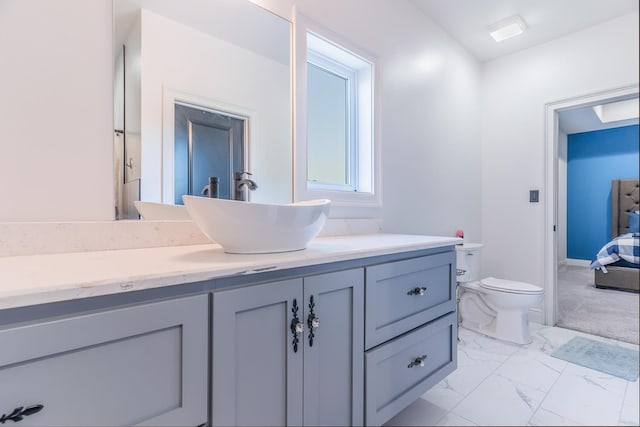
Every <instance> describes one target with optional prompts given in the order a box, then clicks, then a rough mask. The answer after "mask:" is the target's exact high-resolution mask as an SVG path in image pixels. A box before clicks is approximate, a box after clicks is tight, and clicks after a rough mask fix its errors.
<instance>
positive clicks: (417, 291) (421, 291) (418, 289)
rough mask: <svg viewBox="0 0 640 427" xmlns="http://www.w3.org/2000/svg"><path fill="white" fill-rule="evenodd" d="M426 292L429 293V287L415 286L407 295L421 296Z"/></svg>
mask: <svg viewBox="0 0 640 427" xmlns="http://www.w3.org/2000/svg"><path fill="white" fill-rule="evenodd" d="M426 293H427V288H425V287H424V286H422V287H415V288H413V289H411V290H410V291H409V292H407V295H409V296H418V297H421V296H423V295H424V294H426Z"/></svg>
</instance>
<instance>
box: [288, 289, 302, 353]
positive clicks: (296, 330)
mask: <svg viewBox="0 0 640 427" xmlns="http://www.w3.org/2000/svg"><path fill="white" fill-rule="evenodd" d="M291 314H293V318H292V319H291V324H290V328H291V333H292V334H293V341H292V342H291V344H293V352H294V353H297V352H298V342H299V341H300V340H299V338H298V334H301V333H303V332H304V323H301V322H300V319H298V301H297V300H296V299H295V298H294V300H293V304H292V307H291Z"/></svg>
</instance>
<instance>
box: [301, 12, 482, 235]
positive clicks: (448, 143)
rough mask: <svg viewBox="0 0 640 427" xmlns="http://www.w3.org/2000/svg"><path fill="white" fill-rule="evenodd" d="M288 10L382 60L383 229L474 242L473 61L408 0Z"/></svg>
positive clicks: (477, 214)
mask: <svg viewBox="0 0 640 427" xmlns="http://www.w3.org/2000/svg"><path fill="white" fill-rule="evenodd" d="M296 5H297V8H298V11H300V12H301V13H303V14H304V15H306V16H308V17H310V18H312V19H313V20H315V21H317V22H318V23H320V24H321V25H323V26H325V27H328V28H329V29H330V30H332V31H335V32H337V33H339V34H340V35H342V36H343V37H344V38H346V39H348V40H350V41H351V42H353V43H354V44H357V45H358V46H360V47H361V48H362V49H365V50H367V51H369V52H371V54H373V55H375V56H377V57H378V58H379V61H381V63H382V67H381V68H382V80H381V81H382V99H381V100H378V101H379V102H380V101H381V102H382V114H381V115H382V118H381V122H382V181H383V189H382V190H383V192H382V197H383V219H384V230H385V231H387V232H400V233H424V234H441V235H453V234H454V233H455V230H456V229H457V228H463V229H464V230H465V232H466V235H467V240H469V241H471V240H475V241H479V240H480V239H481V235H480V189H481V187H480V162H479V161H478V158H479V157H480V144H479V142H480V137H479V101H478V99H479V65H478V63H477V61H476V60H475V59H474V58H473V57H471V56H470V55H469V54H468V53H467V52H466V51H464V50H463V49H462V48H461V47H460V46H459V45H458V44H457V43H456V42H454V41H453V40H452V39H451V38H450V37H449V36H448V35H447V34H446V33H445V32H444V31H443V30H442V29H441V28H440V27H439V26H437V25H436V24H435V23H434V22H433V21H432V20H431V19H430V18H428V17H426V16H425V15H424V14H423V13H422V12H421V11H420V10H419V9H417V8H416V7H415V6H414V5H413V4H411V3H409V2H405V1H393V2H391V1H386V0H354V1H349V2H344V1H339V0H327V1H322V2H317V1H313V0H299V1H297V2H296Z"/></svg>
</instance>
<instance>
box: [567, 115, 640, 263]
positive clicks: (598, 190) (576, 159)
mask: <svg viewBox="0 0 640 427" xmlns="http://www.w3.org/2000/svg"><path fill="white" fill-rule="evenodd" d="M567 144H568V151H567V258H571V259H585V260H592V259H593V258H594V256H595V255H596V254H597V253H598V251H599V250H600V249H601V248H602V246H603V245H604V244H606V243H607V242H608V241H609V240H611V181H612V180H614V179H624V178H637V177H638V168H639V166H638V164H639V162H640V157H639V156H638V146H639V142H638V125H633V126H624V127H621V128H614V129H605V130H599V131H594V132H584V133H576V134H572V135H568V137H567Z"/></svg>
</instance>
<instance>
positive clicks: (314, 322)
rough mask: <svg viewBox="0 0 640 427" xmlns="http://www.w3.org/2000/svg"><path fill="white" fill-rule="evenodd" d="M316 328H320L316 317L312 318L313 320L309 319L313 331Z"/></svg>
mask: <svg viewBox="0 0 640 427" xmlns="http://www.w3.org/2000/svg"><path fill="white" fill-rule="evenodd" d="M318 326H320V319H318V318H317V317H314V318H313V319H311V327H312V328H313V329H315V328H317V327H318Z"/></svg>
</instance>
